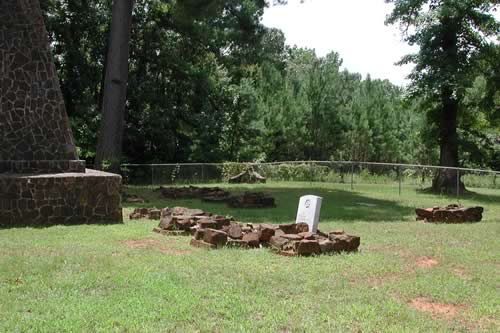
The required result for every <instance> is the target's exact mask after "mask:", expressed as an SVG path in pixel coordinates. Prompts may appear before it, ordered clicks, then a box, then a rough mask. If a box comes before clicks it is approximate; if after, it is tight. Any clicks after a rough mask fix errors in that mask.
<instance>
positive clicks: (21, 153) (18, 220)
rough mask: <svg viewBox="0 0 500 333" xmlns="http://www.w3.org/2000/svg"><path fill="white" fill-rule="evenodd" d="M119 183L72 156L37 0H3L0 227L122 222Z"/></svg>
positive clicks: (0, 30) (0, 6)
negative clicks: (87, 166) (90, 168)
mask: <svg viewBox="0 0 500 333" xmlns="http://www.w3.org/2000/svg"><path fill="white" fill-rule="evenodd" d="M120 187H121V177H120V176H119V175H114V174H109V173H105V172H100V171H95V170H89V169H85V161H80V160H78V157H77V154H76V149H75V145H74V142H73V136H72V133H71V129H70V125H69V121H68V117H67V115H66V111H65V107H64V101H63V98H62V94H61V90H60V87H59V82H58V78H57V73H56V70H55V66H54V63H53V60H52V55H51V52H50V47H49V40H48V36H47V32H46V30H45V24H44V22H43V17H42V12H41V9H40V4H39V2H38V0H1V1H0V227H10V226H22V225H34V226H45V225H52V224H78V223H104V222H122V212H121V199H120Z"/></svg>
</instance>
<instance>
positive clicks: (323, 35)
mask: <svg viewBox="0 0 500 333" xmlns="http://www.w3.org/2000/svg"><path fill="white" fill-rule="evenodd" d="M391 9H392V5H388V4H386V3H384V0H305V2H304V3H302V4H301V3H300V1H299V0H289V3H288V5H286V6H274V7H270V8H267V9H266V10H265V12H264V18H263V20H262V23H263V24H264V25H266V26H268V27H274V28H279V29H281V30H282V31H283V32H284V33H285V37H286V40H287V44H289V45H297V46H299V47H308V48H311V49H315V50H316V54H317V55H319V56H324V55H326V54H327V53H329V52H331V51H335V52H338V53H339V54H340V56H341V57H342V59H343V60H344V63H343V67H344V68H346V69H348V70H349V71H350V72H358V73H361V74H362V75H363V76H366V74H368V73H370V75H371V76H372V78H378V79H389V80H390V81H391V82H393V83H394V84H398V85H403V84H407V83H408V82H407V80H405V77H406V76H407V75H408V74H409V72H410V71H411V68H412V67H411V66H404V67H401V66H396V65H394V63H395V62H397V61H399V59H401V57H402V56H403V55H405V54H408V53H412V52H415V49H412V48H410V47H409V46H408V45H407V44H406V43H404V42H402V41H401V34H400V31H399V29H398V27H397V26H385V25H384V21H385V18H386V16H387V15H388V14H389V13H390V12H391Z"/></svg>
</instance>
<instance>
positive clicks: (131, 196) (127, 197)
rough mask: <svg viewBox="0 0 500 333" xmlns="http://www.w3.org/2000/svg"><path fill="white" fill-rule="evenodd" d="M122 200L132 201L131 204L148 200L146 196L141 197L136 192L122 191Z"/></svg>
mask: <svg viewBox="0 0 500 333" xmlns="http://www.w3.org/2000/svg"><path fill="white" fill-rule="evenodd" d="M122 201H123V202H125V203H130V204H138V203H141V204H142V203H145V202H146V200H144V198H141V197H140V196H138V195H136V194H128V193H126V192H123V193H122Z"/></svg>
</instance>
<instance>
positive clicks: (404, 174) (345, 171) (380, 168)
mask: <svg viewBox="0 0 500 333" xmlns="http://www.w3.org/2000/svg"><path fill="white" fill-rule="evenodd" d="M246 169H252V170H254V171H256V172H257V173H259V174H261V175H262V176H264V177H266V178H267V180H268V181H270V182H309V183H316V182H317V183H334V184H344V185H346V187H348V188H350V189H351V190H355V189H356V186H358V185H392V186H395V187H396V188H397V191H398V193H399V195H402V193H403V192H404V191H405V189H406V188H411V189H425V188H429V187H431V185H432V179H433V178H434V176H435V174H436V173H437V172H439V171H440V170H453V171H454V173H456V174H455V177H456V195H457V197H459V196H460V195H461V193H460V186H459V185H460V182H463V184H464V185H465V187H466V188H487V189H494V190H500V172H498V171H491V170H480V169H470V168H447V167H440V166H433V165H416V164H399V163H375V162H354V161H289V162H270V163H237V162H227V163H176V164H123V165H122V167H121V173H122V176H123V178H124V182H125V183H127V184H133V185H151V186H159V185H195V184H210V183H212V184H214V183H225V182H227V180H228V179H229V178H230V177H231V176H234V175H236V174H238V173H240V172H242V171H244V170H246Z"/></svg>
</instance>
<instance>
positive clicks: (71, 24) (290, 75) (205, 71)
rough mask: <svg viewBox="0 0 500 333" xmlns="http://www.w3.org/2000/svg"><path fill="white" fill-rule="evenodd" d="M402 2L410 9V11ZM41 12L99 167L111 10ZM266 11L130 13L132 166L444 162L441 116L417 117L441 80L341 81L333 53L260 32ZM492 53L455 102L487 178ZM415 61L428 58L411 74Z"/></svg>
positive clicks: (228, 1) (214, 7) (259, 7)
mask: <svg viewBox="0 0 500 333" xmlns="http://www.w3.org/2000/svg"><path fill="white" fill-rule="evenodd" d="M406 2H407V3H411V1H401V4H403V3H406ZM424 2H425V1H421V3H422V6H423V3H424ZM42 5H43V7H44V9H45V11H46V20H47V23H48V24H47V26H48V29H49V32H50V36H51V41H52V47H53V53H54V55H55V58H56V65H57V68H58V70H59V76H60V81H61V87H62V90H63V93H64V98H65V102H66V105H67V110H68V113H69V116H70V119H71V122H72V126H73V132H74V134H75V137H76V141H77V142H78V145H79V148H80V151H81V157H82V158H85V159H87V160H88V161H89V164H91V163H92V161H93V159H94V157H95V148H96V143H97V137H96V135H97V132H98V128H99V123H100V121H101V114H100V105H101V100H102V89H103V88H102V87H103V80H104V67H105V54H106V52H107V49H106V48H107V40H108V34H109V25H110V18H111V0H42ZM265 6H266V1H263V0H204V1H194V0H183V1H182V0H177V1H167V0H136V1H135V6H134V12H133V17H132V20H133V21H132V33H131V43H130V63H129V77H128V88H127V102H126V115H125V129H124V144H123V153H124V160H125V161H130V162H137V163H148V162H189V161H194V162H218V161H229V160H230V161H250V160H259V161H278V160H309V159H317V160H324V159H343V160H348V159H352V160H361V161H380V162H415V163H426V164H430V163H436V162H437V156H438V150H436V144H435V143H436V142H435V139H433V136H434V135H435V133H436V130H437V125H436V124H437V123H436V122H435V121H432V117H433V112H429V113H428V116H426V115H424V114H423V113H422V112H420V110H422V109H436V105H437V102H436V101H435V100H433V99H432V98H428V97H429V96H432V94H431V92H432V91H438V88H439V87H437V86H436V87H434V86H432V87H431V85H432V84H434V83H433V82H432V81H433V80H436V78H437V76H431V75H441V76H443V75H445V74H443V73H441V72H433V71H431V70H430V67H422V68H421V70H420V71H421V72H422V73H414V75H415V77H414V79H416V78H417V77H416V75H424V74H425V75H429V76H428V77H425V80H426V81H425V82H427V83H425V84H417V85H414V86H413V89H412V91H410V92H408V91H405V90H404V89H402V88H401V87H397V86H395V85H393V84H391V83H390V82H389V81H383V80H375V79H371V78H370V77H369V76H368V77H366V78H362V77H361V75H359V74H357V73H352V72H349V71H348V70H347V69H345V68H343V66H342V58H341V55H340V54H338V53H336V52H331V53H330V54H328V55H326V56H324V57H319V56H317V55H316V54H315V52H314V50H310V49H304V48H297V47H288V46H286V44H285V37H284V35H283V33H282V32H281V31H279V30H276V29H271V28H266V27H264V26H263V25H262V24H261V23H260V21H261V18H262V15H263V10H264V8H265ZM396 8H400V9H399V11H400V12H402V11H403V9H404V8H403V7H396ZM419 8H421V9H422V11H423V10H424V7H419ZM424 16H425V15H424ZM424 16H420V17H419V18H418V20H421V19H424ZM425 17H427V16H425ZM413 19H415V20H417V19H416V18H412V20H413ZM394 22H396V16H394ZM413 22H414V21H412V22H411V24H413ZM415 22H416V21H415ZM419 33H420V32H419ZM422 38H423V37H422ZM417 42H418V41H417V40H414V43H417ZM417 44H418V43H417ZM485 49H486V48H485ZM488 49H489V53H488V54H487V53H486V52H480V54H477V55H476V54H475V53H473V54H472V53H471V54H470V56H469V53H467V57H470V59H471V60H470V61H472V58H474V59H477V60H474V64H478V65H477V66H476V65H474V66H472V67H471V70H467V71H464V72H463V73H462V72H461V74H460V75H463V77H464V78H465V77H467V80H471V82H474V84H470V85H466V84H463V85H461V86H460V87H461V88H460V89H458V88H457V89H458V90H457V91H460V92H461V94H462V95H463V99H462V100H463V103H462V104H461V105H463V107H461V108H460V112H459V116H460V118H459V119H460V121H461V123H462V124H467V130H466V131H465V130H464V131H462V130H459V131H458V134H459V136H460V140H461V142H462V143H461V144H462V146H463V147H466V146H467V147H471V148H470V149H469V150H468V152H467V153H466V154H463V156H462V161H463V163H469V164H474V165H491V162H492V161H493V160H494V158H495V153H494V151H493V150H492V149H488V148H487V146H488V142H492V141H495V140H496V138H498V135H496V133H498V132H495V129H493V128H494V126H493V125H492V124H494V123H495V120H498V117H499V115H498V112H497V111H495V112H492V109H494V110H498V93H497V92H498V61H495V60H494V59H495V52H496V54H497V53H498V49H496V48H493V47H492V48H488ZM472 55H473V56H472ZM417 56H418V55H417ZM428 56H429V57H430V56H433V54H431V53H429V55H428ZM426 57H427V55H426ZM415 59H417V60H418V59H420V58H407V59H406V60H407V61H410V60H411V61H413V60H415ZM422 59H423V58H422ZM433 59H434V58H433ZM438 60H439V59H437V58H436V59H435V61H438ZM472 68H474V70H472ZM492 69H494V70H492ZM466 74H467V75H466ZM460 77H461V78H462V76H460ZM449 82H451V81H449ZM495 82H496V83H495ZM453 87H455V86H453ZM457 87H458V86H457ZM416 92H419V95H420V97H418V98H417V97H414V96H416V94H415V93H416ZM420 92H421V94H420ZM408 97H411V98H408ZM495 98H496V99H495ZM495 100H496V101H497V102H495ZM492 101H493V102H492ZM495 103H496V104H495ZM495 108H496V109H495ZM472 109H473V110H474V112H469V111H467V110H472ZM472 114H474V115H480V116H477V117H476V116H474V117H471V116H470V115H472ZM427 119H431V121H430V122H427ZM495 126H497V125H495ZM465 127H466V126H465V125H464V126H463V127H461V128H464V129H465ZM496 128H497V129H498V127H496ZM484 133H486V134H484ZM479 134H481V135H482V136H484V137H482V136H481V135H479ZM483 134H484V135H483ZM488 140H489V141H488ZM466 142H467V144H466ZM476 143H477V144H476ZM472 147H479V148H480V149H476V150H477V151H474V149H472ZM464 151H465V149H464Z"/></svg>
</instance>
